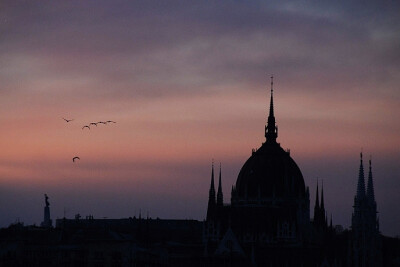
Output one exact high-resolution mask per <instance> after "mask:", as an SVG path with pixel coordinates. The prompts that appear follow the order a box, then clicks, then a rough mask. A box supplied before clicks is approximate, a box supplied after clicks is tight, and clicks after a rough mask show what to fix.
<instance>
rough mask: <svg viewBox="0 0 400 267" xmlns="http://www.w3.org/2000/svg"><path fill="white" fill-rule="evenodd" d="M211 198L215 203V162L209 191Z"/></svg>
mask: <svg viewBox="0 0 400 267" xmlns="http://www.w3.org/2000/svg"><path fill="white" fill-rule="evenodd" d="M209 198H210V200H213V201H214V202H215V187H214V161H213V163H212V167H211V184H210V191H209Z"/></svg>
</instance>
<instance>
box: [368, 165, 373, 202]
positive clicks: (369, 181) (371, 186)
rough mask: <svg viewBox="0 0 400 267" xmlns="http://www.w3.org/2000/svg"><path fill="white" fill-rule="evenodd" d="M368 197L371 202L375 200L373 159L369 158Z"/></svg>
mask: <svg viewBox="0 0 400 267" xmlns="http://www.w3.org/2000/svg"><path fill="white" fill-rule="evenodd" d="M367 198H368V201H369V202H370V203H374V202H375V193H374V182H373V180H372V166H371V159H369V174H368V186H367Z"/></svg>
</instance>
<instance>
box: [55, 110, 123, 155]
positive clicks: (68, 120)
mask: <svg viewBox="0 0 400 267" xmlns="http://www.w3.org/2000/svg"><path fill="white" fill-rule="evenodd" d="M62 119H63V120H64V121H66V122H67V123H68V122H71V121H73V120H74V119H66V118H64V117H63V118H62ZM99 123H100V124H107V123H117V122H115V121H110V120H108V121H98V122H91V123H89V124H88V125H84V126H83V127H82V130H84V129H85V128H88V129H89V130H90V126H92V125H94V126H96V127H97V124H99ZM78 159H79V160H80V158H79V157H78V156H75V157H73V158H72V162H75V160H78Z"/></svg>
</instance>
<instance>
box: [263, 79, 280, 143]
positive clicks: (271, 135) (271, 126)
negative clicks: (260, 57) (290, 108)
mask: <svg viewBox="0 0 400 267" xmlns="http://www.w3.org/2000/svg"><path fill="white" fill-rule="evenodd" d="M273 86H274V76H271V100H270V104H269V116H268V123H267V126H265V138H266V139H267V142H268V143H276V138H277V137H278V128H277V127H276V125H275V116H274V99H273V93H274V88H273Z"/></svg>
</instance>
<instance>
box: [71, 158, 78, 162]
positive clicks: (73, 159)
mask: <svg viewBox="0 0 400 267" xmlns="http://www.w3.org/2000/svg"><path fill="white" fill-rule="evenodd" d="M76 159H79V160H80V158H79V157H73V158H72V162H75V160H76Z"/></svg>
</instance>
